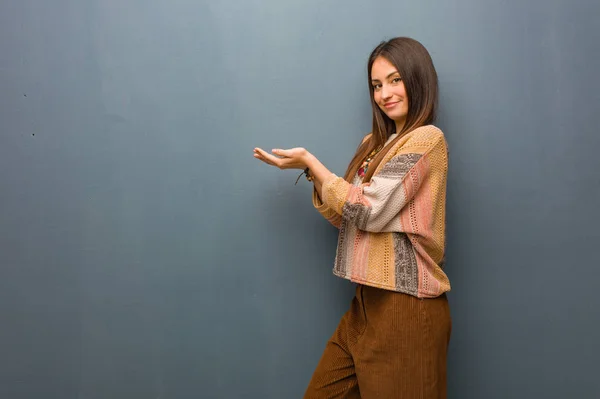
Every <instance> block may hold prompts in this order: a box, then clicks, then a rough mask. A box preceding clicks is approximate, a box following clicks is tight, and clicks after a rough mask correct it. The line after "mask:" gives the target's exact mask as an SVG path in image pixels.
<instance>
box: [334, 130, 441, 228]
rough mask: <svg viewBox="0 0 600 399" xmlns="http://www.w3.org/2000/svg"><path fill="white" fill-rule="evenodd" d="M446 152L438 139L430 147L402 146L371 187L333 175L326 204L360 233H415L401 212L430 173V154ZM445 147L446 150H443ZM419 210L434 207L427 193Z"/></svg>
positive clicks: (428, 144)
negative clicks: (435, 149)
mask: <svg viewBox="0 0 600 399" xmlns="http://www.w3.org/2000/svg"><path fill="white" fill-rule="evenodd" d="M436 147H437V149H438V151H437V152H438V153H440V151H439V150H443V151H445V141H444V139H443V136H441V135H439V136H437V137H436V138H435V139H434V140H429V142H428V143H424V142H422V141H421V142H418V143H417V144H416V145H408V146H403V147H402V148H401V149H400V150H399V151H398V152H397V153H396V154H395V155H394V156H393V157H392V158H391V159H389V160H388V161H387V162H386V163H385V164H384V165H383V167H382V168H381V169H380V170H379V171H378V172H377V173H376V174H375V175H374V176H373V177H372V178H371V181H370V182H368V183H363V184H360V185H358V186H353V185H352V184H350V183H348V182H346V180H344V179H343V178H341V177H338V176H336V175H331V176H330V177H328V178H327V179H326V180H325V181H324V182H323V186H322V193H323V203H324V204H325V205H326V206H328V207H329V208H330V209H331V210H333V211H334V212H335V213H337V214H338V215H340V216H341V218H342V219H344V220H346V221H347V222H349V223H354V224H355V225H356V226H357V227H358V228H359V229H360V230H363V231H369V232H375V233H378V232H405V233H413V228H412V225H411V223H410V222H409V221H408V220H407V219H406V218H403V217H401V211H402V210H403V209H404V208H405V207H406V206H407V205H408V204H409V203H410V202H411V201H412V200H413V199H414V198H415V196H416V195H417V193H419V191H420V190H421V188H422V185H423V183H424V182H425V181H427V179H428V177H429V175H430V173H431V171H432V166H431V165H432V163H431V162H430V161H431V159H430V156H429V153H430V152H431V150H433V149H434V148H436ZM440 147H443V148H440ZM425 194H426V195H423V196H422V197H423V198H425V200H426V202H429V204H427V203H424V202H425V201H423V202H421V203H420V204H418V206H419V207H421V208H423V207H428V206H429V205H430V204H431V201H430V200H427V198H428V197H429V194H428V193H425Z"/></svg>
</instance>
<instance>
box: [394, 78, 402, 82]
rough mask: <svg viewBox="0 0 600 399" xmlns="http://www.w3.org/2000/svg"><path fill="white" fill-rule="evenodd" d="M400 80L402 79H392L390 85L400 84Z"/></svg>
mask: <svg viewBox="0 0 600 399" xmlns="http://www.w3.org/2000/svg"><path fill="white" fill-rule="evenodd" d="M401 80H402V78H394V79H392V83H400V81H401Z"/></svg>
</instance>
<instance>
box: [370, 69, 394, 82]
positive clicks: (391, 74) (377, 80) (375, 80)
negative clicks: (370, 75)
mask: <svg viewBox="0 0 600 399" xmlns="http://www.w3.org/2000/svg"><path fill="white" fill-rule="evenodd" d="M395 74H398V75H400V72H398V71H394V72H392V73H390V74H389V75H388V76H386V77H385V78H386V79H388V78H389V77H390V76H393V75H395ZM371 82H379V79H371Z"/></svg>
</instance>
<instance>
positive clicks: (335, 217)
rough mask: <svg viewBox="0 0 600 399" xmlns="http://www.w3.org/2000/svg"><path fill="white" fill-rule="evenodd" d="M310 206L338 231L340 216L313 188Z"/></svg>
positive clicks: (340, 221) (365, 139) (364, 139)
mask: <svg viewBox="0 0 600 399" xmlns="http://www.w3.org/2000/svg"><path fill="white" fill-rule="evenodd" d="M369 137H371V133H369V134H367V135H366V136H365V137H363V139H362V140H361V142H360V145H362V144H364V142H365V141H367V139H368V138H369ZM360 145H359V147H360ZM312 204H313V206H314V207H315V209H316V210H317V211H318V212H319V213H320V214H321V216H323V217H324V218H325V219H326V220H327V221H328V222H329V223H331V224H332V225H334V226H335V227H337V228H338V229H339V228H340V225H341V223H342V217H341V215H340V214H339V213H337V212H336V211H334V210H333V209H331V208H330V207H328V206H327V205H326V204H325V203H323V201H322V200H321V198H320V197H319V193H318V192H317V189H316V188H315V187H313V193H312Z"/></svg>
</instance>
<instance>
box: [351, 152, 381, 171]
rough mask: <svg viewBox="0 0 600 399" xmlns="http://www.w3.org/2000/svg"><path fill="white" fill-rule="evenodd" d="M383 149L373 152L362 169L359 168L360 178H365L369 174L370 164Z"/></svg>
mask: <svg viewBox="0 0 600 399" xmlns="http://www.w3.org/2000/svg"><path fill="white" fill-rule="evenodd" d="M381 148H382V147H379V148H376V149H374V150H373V151H371V153H370V154H369V156H368V157H367V159H365V160H364V162H363V163H362V165H361V166H360V168H358V172H357V173H358V175H359V176H360V177H365V175H366V174H367V170H369V163H370V162H371V161H372V160H373V158H375V155H377V153H378V152H379V151H380V150H381Z"/></svg>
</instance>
